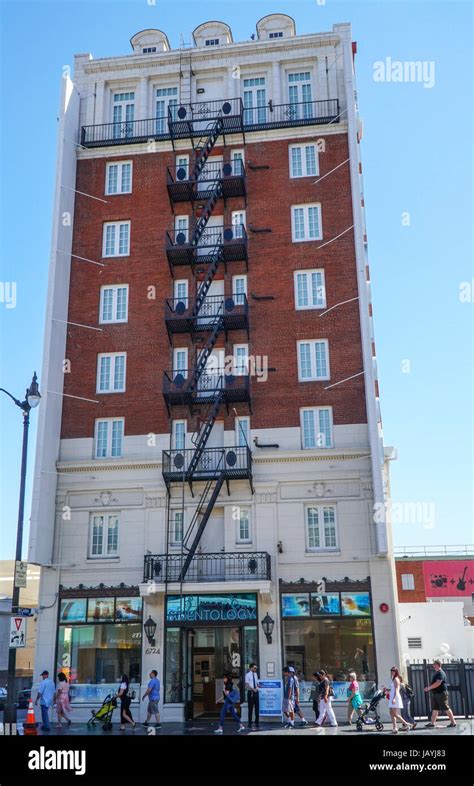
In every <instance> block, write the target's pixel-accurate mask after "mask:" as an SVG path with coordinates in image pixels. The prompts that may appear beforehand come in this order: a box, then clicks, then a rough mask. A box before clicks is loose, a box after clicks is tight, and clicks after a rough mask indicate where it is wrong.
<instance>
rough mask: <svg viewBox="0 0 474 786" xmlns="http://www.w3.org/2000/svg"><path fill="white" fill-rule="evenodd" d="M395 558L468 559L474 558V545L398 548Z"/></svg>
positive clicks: (395, 551)
mask: <svg viewBox="0 0 474 786" xmlns="http://www.w3.org/2000/svg"><path fill="white" fill-rule="evenodd" d="M393 555H394V557H460V556H461V557H468V556H474V545H471V546H469V545H462V546H396V547H395V548H394V549H393Z"/></svg>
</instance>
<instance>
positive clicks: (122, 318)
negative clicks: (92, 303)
mask: <svg viewBox="0 0 474 786" xmlns="http://www.w3.org/2000/svg"><path fill="white" fill-rule="evenodd" d="M127 320H128V284H123V285H118V284H117V285H112V286H105V287H101V288H100V314H99V322H100V323H103V322H127Z"/></svg>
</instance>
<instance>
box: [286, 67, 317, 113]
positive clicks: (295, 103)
mask: <svg viewBox="0 0 474 786" xmlns="http://www.w3.org/2000/svg"><path fill="white" fill-rule="evenodd" d="M288 99H289V101H290V106H291V118H292V119H293V120H301V119H302V118H304V119H309V118H310V117H312V115H313V104H312V89H311V72H310V71H298V72H297V73H293V74H288Z"/></svg>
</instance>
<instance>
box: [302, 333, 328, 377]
mask: <svg viewBox="0 0 474 786" xmlns="http://www.w3.org/2000/svg"><path fill="white" fill-rule="evenodd" d="M297 347H298V379H299V381H300V382H312V381H315V380H319V379H329V376H330V375H329V345H328V341H327V339H326V338H321V339H317V340H314V341H297Z"/></svg>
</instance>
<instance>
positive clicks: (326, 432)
mask: <svg viewBox="0 0 474 786" xmlns="http://www.w3.org/2000/svg"><path fill="white" fill-rule="evenodd" d="M300 419H301V446H302V448H303V449H307V450H309V449H312V448H314V449H319V448H331V447H332V444H333V421H332V408H331V407H303V408H302V409H301V410H300Z"/></svg>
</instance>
